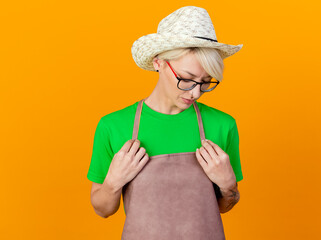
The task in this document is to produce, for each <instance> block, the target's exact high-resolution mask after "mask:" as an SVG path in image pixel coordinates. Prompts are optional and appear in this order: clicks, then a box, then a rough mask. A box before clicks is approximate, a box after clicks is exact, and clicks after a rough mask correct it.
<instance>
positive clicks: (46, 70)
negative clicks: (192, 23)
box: [0, 0, 321, 240]
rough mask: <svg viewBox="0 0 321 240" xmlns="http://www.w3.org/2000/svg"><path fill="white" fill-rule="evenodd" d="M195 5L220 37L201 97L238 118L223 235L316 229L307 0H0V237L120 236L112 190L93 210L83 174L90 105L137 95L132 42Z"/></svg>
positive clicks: (317, 65)
mask: <svg viewBox="0 0 321 240" xmlns="http://www.w3.org/2000/svg"><path fill="white" fill-rule="evenodd" d="M188 5H194V6H198V7H203V8H205V9H207V11H208V12H209V14H210V16H211V19H212V21H213V23H214V27H215V31H216V35H217V39H218V41H219V42H223V43H228V44H234V45H237V44H244V46H243V48H242V49H241V51H240V52H238V53H236V54H235V55H233V56H232V57H230V58H227V59H226V60H224V63H225V72H224V79H223V81H222V84H221V85H220V86H219V87H218V88H217V89H215V91H214V92H212V93H210V94H204V95H203V96H202V98H201V99H199V101H200V102H203V103H205V104H207V105H209V106H212V107H214V108H217V109H220V110H222V111H224V112H226V113H228V114H230V115H232V116H233V117H234V118H235V119H236V121H237V124H238V129H239V136H240V156H241V164H242V170H243V175H244V179H243V180H242V181H241V182H239V191H240V196H241V198H240V201H239V202H238V204H237V205H235V206H234V208H233V209H232V210H230V211H229V212H227V213H225V214H222V219H223V224H224V230H225V233H226V238H227V239H246V240H250V239H317V238H318V237H320V234H319V231H320V227H321V226H320V219H319V218H320V215H321V210H320V195H321V194H320V177H319V176H320V175H319V174H320V165H321V164H320V162H321V156H320V149H321V138H320V134H321V127H320V123H321V111H320V105H321V104H320V103H321V99H320V95H321V77H320V76H321V61H320V60H321V58H320V53H321V50H320V49H321V48H320V42H321V38H320V35H321V34H320V22H321V21H320V20H321V19H320V2H319V1H309V0H307V1H276V0H273V1H249V0H244V1H235V0H230V1H208V0H207V1H204V0H202V1H200V0H198V1H168V0H164V1H158V2H155V1H125V2H124V1H119V2H118V1H113V2H109V1H101V0H100V1H61V0H60V1H2V2H1V4H0V35H1V37H0V104H1V105H0V109H1V120H0V121H1V128H0V131H1V132H0V135H1V151H0V159H1V174H0V180H1V186H2V187H1V204H0V212H1V214H0V215H1V225H0V239H120V236H121V232H122V227H123V224H124V220H125V215H124V211H123V203H121V206H120V208H119V210H118V212H117V213H116V214H115V215H113V216H111V217H109V218H107V219H104V218H101V217H99V216H98V215H96V214H95V212H94V210H93V208H92V206H91V203H90V189H91V184H92V183H91V182H90V181H89V180H88V179H87V178H86V175H87V171H88V168H89V164H90V159H91V153H92V145H93V139H94V133H95V128H96V126H97V123H98V121H99V119H100V118H101V117H102V116H104V115H106V114H108V113H110V112H113V111H116V110H119V109H121V108H124V107H126V106H128V105H130V104H133V103H134V102H136V101H138V100H140V99H142V98H143V97H147V96H148V95H149V94H150V93H151V92H152V90H153V88H154V87H155V85H156V82H157V80H158V79H157V73H154V72H149V71H145V70H142V69H140V68H139V67H138V66H137V65H136V64H135V62H134V61H133V59H132V56H131V46H132V44H133V42H134V41H135V40H136V39H138V38H139V37H141V36H143V35H146V34H150V33H155V32H156V31H157V26H158V23H159V21H160V20H161V19H163V18H164V17H166V16H167V15H168V14H170V13H172V12H173V11H175V10H176V9H178V8H180V7H183V6H188Z"/></svg>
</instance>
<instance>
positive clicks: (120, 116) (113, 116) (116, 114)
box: [99, 102, 138, 126]
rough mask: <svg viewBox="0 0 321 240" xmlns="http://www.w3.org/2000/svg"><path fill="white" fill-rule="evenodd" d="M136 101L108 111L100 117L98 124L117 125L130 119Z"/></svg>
mask: <svg viewBox="0 0 321 240" xmlns="http://www.w3.org/2000/svg"><path fill="white" fill-rule="evenodd" d="M137 105H138V102H135V103H133V104H131V105H129V106H127V107H123V108H120V109H118V110H116V111H113V112H110V113H108V114H106V115H104V116H102V117H101V119H100V121H99V122H100V124H102V125H105V126H109V125H113V124H116V125H119V124H123V123H124V122H127V121H131V120H132V118H133V117H134V115H135V111H136V108H137Z"/></svg>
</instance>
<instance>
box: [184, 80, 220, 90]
mask: <svg viewBox="0 0 321 240" xmlns="http://www.w3.org/2000/svg"><path fill="white" fill-rule="evenodd" d="M195 85H196V83H195V82H193V81H190V80H181V81H179V84H178V87H179V88H181V89H184V90H190V89H192V88H194V86H195ZM216 85H217V83H204V84H202V85H201V91H208V90H210V89H212V88H214V87H215V86H216Z"/></svg>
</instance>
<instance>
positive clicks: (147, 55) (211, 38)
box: [131, 6, 243, 71]
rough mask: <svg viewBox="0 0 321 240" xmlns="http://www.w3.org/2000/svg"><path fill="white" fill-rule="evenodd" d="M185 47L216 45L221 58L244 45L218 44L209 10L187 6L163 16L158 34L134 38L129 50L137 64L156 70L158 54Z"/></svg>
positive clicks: (143, 67) (210, 46) (214, 46)
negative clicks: (154, 60)
mask: <svg viewBox="0 0 321 240" xmlns="http://www.w3.org/2000/svg"><path fill="white" fill-rule="evenodd" d="M186 47H208V48H215V49H217V50H218V51H219V53H220V55H221V57H222V59H224V58H227V57H229V56H231V55H233V54H234V53H236V52H238V51H239V50H241V48H242V47H243V44H239V45H230V44H225V43H219V42H218V41H217V38H216V34H215V30H214V26H213V23H212V21H211V18H210V16H209V14H208V12H207V11H206V10H205V9H204V8H200V7H195V6H186V7H182V8H179V9H177V10H176V11H174V12H172V13H171V14H169V15H168V16H167V17H165V18H163V19H162V20H161V21H160V23H159V24H158V28H157V33H152V34H148V35H145V36H142V37H140V38H139V39H137V40H136V41H135V42H134V43H133V46H132V48H131V52H132V56H133V59H134V61H135V63H136V64H137V65H138V67H140V68H142V69H145V70H149V71H156V70H155V69H154V66H153V63H152V61H153V58H154V57H155V56H156V55H157V54H159V53H161V52H164V51H168V50H172V49H176V48H186Z"/></svg>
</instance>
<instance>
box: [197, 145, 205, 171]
mask: <svg viewBox="0 0 321 240" xmlns="http://www.w3.org/2000/svg"><path fill="white" fill-rule="evenodd" d="M196 158H197V160H198V162H199V163H200V164H201V166H203V167H206V166H207V161H206V160H205V159H204V158H203V156H202V155H201V154H200V150H199V149H197V150H196Z"/></svg>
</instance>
